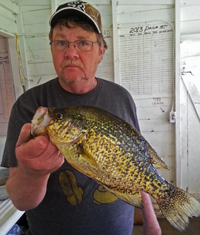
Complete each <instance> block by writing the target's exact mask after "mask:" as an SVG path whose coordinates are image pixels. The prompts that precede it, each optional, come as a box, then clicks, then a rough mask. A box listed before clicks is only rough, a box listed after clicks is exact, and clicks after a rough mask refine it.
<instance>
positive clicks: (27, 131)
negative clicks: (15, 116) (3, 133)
mask: <svg viewBox="0 0 200 235" xmlns="http://www.w3.org/2000/svg"><path fill="white" fill-rule="evenodd" d="M30 139H32V137H31V123H26V124H25V125H23V127H22V129H21V131H20V135H19V137H18V140H17V144H16V147H18V146H20V145H21V144H23V143H25V142H28V141H29V140H30Z"/></svg>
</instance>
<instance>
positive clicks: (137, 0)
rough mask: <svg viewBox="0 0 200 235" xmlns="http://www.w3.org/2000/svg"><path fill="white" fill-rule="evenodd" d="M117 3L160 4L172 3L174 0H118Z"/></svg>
mask: <svg viewBox="0 0 200 235" xmlns="http://www.w3.org/2000/svg"><path fill="white" fill-rule="evenodd" d="M118 4H119V5H126V4H127V5H131V4H132V5H148V4H149V5H150V4H152V5H160V4H164V5H166V4H169V5H174V0H151V1H149V0H118Z"/></svg>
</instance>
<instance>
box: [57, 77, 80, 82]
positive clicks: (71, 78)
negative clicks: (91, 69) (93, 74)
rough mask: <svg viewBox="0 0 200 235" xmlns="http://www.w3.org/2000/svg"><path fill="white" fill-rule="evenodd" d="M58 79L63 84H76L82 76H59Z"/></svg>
mask: <svg viewBox="0 0 200 235" xmlns="http://www.w3.org/2000/svg"><path fill="white" fill-rule="evenodd" d="M59 79H60V81H61V82H62V83H65V84H77V83H79V82H80V81H81V80H82V79H83V77H59Z"/></svg>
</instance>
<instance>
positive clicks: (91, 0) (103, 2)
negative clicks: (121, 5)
mask: <svg viewBox="0 0 200 235" xmlns="http://www.w3.org/2000/svg"><path fill="white" fill-rule="evenodd" d="M111 1H112V0H101V1H96V0H88V1H86V2H88V3H89V4H91V5H93V6H95V5H109V4H111ZM66 2H70V1H66V0H57V4H58V5H61V4H64V3H66Z"/></svg>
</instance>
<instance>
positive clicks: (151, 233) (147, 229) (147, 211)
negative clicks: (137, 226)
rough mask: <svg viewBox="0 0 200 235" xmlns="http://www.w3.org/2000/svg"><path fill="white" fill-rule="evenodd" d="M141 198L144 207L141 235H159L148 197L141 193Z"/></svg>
mask: <svg viewBox="0 0 200 235" xmlns="http://www.w3.org/2000/svg"><path fill="white" fill-rule="evenodd" d="M141 196H142V201H143V206H144V207H143V209H142V214H143V218H144V224H143V235H161V234H162V231H161V228H160V225H159V223H158V220H157V218H156V215H155V212H154V209H153V205H152V203H151V199H150V196H149V195H148V194H147V193H145V192H143V191H141Z"/></svg>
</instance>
